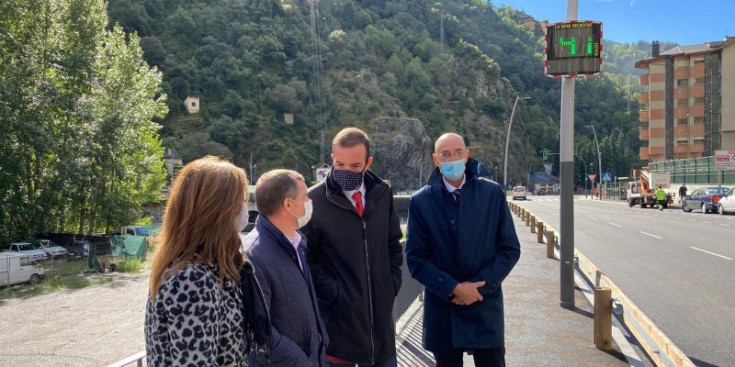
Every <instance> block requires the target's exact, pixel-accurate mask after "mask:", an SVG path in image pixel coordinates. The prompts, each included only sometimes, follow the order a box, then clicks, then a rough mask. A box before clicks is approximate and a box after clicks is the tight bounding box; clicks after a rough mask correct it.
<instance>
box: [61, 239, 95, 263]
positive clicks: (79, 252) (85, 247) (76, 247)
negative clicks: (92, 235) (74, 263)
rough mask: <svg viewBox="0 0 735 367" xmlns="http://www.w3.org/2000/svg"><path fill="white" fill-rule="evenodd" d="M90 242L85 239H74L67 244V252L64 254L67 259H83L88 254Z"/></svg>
mask: <svg viewBox="0 0 735 367" xmlns="http://www.w3.org/2000/svg"><path fill="white" fill-rule="evenodd" d="M90 245H91V243H90V242H89V241H87V240H76V241H74V242H73V243H72V244H71V246H69V252H68V253H67V254H66V258H67V259H84V258H86V257H88V256H89V246H90Z"/></svg>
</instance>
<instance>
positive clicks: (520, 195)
mask: <svg viewBox="0 0 735 367" xmlns="http://www.w3.org/2000/svg"><path fill="white" fill-rule="evenodd" d="M527 194H528V192H527V191H526V187H525V186H516V187H514V188H513V200H518V199H523V200H526V195H527Z"/></svg>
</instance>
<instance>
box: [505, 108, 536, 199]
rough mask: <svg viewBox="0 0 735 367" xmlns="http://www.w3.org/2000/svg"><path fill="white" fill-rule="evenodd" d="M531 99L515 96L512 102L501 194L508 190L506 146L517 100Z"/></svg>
mask: <svg viewBox="0 0 735 367" xmlns="http://www.w3.org/2000/svg"><path fill="white" fill-rule="evenodd" d="M530 98H531V97H521V96H516V100H515V102H513V110H511V112H510V121H509V122H508V134H507V135H506V136H505V159H504V163H503V192H505V190H507V188H508V144H509V143H510V127H511V126H513V116H514V115H515V113H516V106H517V105H518V100H521V101H523V100H526V99H530Z"/></svg>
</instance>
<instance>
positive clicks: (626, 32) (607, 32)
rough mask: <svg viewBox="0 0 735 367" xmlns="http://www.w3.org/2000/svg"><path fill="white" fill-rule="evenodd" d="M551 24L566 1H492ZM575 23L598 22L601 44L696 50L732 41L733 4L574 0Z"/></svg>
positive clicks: (733, 0) (561, 15)
mask: <svg viewBox="0 0 735 367" xmlns="http://www.w3.org/2000/svg"><path fill="white" fill-rule="evenodd" d="M490 2H491V3H492V4H493V5H495V6H503V5H508V6H512V7H514V8H516V9H519V10H523V11H524V12H525V13H526V14H529V15H531V16H532V17H534V18H536V19H538V20H543V19H546V20H548V21H549V22H550V23H556V22H561V21H564V20H566V14H567V10H566V9H567V0H490ZM578 4H579V13H578V17H577V19H578V20H594V21H600V22H602V36H603V39H607V40H610V41H615V42H618V43H633V42H638V41H645V42H651V41H662V42H675V43H678V44H679V45H695V44H701V43H705V42H708V41H721V40H723V39H724V38H725V36H726V35H729V36H731V37H732V36H735V0H698V1H697V0H578Z"/></svg>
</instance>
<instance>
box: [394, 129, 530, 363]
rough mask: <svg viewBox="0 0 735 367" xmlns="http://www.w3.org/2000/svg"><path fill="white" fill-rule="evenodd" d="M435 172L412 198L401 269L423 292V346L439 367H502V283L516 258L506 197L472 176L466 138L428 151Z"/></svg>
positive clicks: (449, 137)
mask: <svg viewBox="0 0 735 367" xmlns="http://www.w3.org/2000/svg"><path fill="white" fill-rule="evenodd" d="M434 150H435V152H434V154H433V158H434V165H435V166H436V169H434V172H432V174H431V176H430V177H429V181H428V182H427V184H426V186H424V187H423V188H421V190H419V191H417V192H416V193H415V194H414V195H413V196H412V197H411V201H410V204H409V211H408V233H407V239H406V263H407V264H408V268H409V270H410V271H411V275H412V276H413V277H414V278H416V279H417V280H418V281H419V282H421V284H423V285H424V288H425V290H426V291H425V292H424V337H423V346H424V348H426V349H427V350H429V351H430V352H432V353H433V354H434V358H435V359H436V365H437V367H448V366H451V367H454V366H462V365H463V364H462V363H463V362H462V360H463V354H464V353H465V352H467V353H469V354H472V356H473V358H474V361H475V366H477V367H488V366H505V344H504V322H503V292H502V288H501V283H502V281H503V279H505V277H506V276H508V274H509V273H510V271H511V270H512V269H513V266H515V264H516V262H517V261H518V258H519V257H520V254H521V249H520V243H519V242H518V237H517V235H516V232H515V228H514V226H513V219H512V217H511V215H510V210H508V204H507V202H506V198H505V193H504V191H503V189H502V188H501V187H500V185H498V184H497V183H496V182H493V181H490V180H488V179H485V178H482V177H480V176H479V175H478V172H477V167H478V166H479V165H478V162H477V161H476V160H474V159H471V158H469V156H470V151H469V150H468V149H467V147H466V145H465V143H464V139H463V138H462V137H461V136H460V135H457V134H454V133H447V134H444V135H442V136H441V137H439V139H437V141H436V143H435V145H434Z"/></svg>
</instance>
